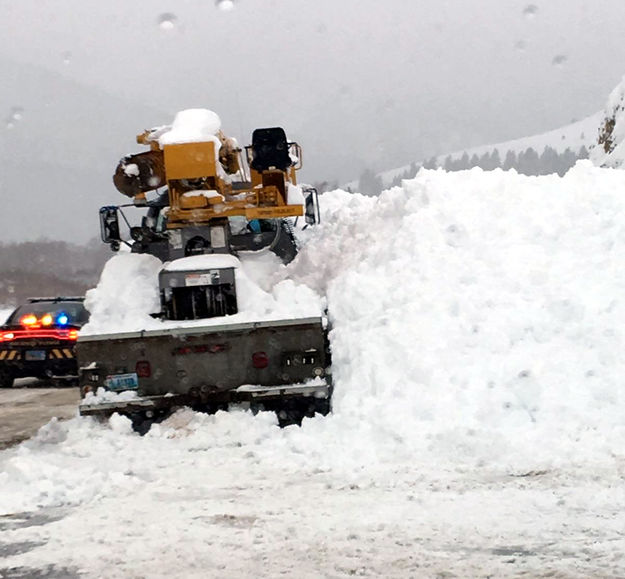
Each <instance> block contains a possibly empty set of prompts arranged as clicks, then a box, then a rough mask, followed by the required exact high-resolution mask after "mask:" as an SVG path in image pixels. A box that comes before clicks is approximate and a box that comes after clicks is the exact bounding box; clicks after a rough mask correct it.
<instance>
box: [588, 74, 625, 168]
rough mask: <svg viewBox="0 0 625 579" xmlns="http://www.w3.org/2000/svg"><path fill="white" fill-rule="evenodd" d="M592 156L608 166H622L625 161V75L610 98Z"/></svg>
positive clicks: (596, 161) (600, 163) (602, 116)
mask: <svg viewBox="0 0 625 579" xmlns="http://www.w3.org/2000/svg"><path fill="white" fill-rule="evenodd" d="M590 158H591V159H592V161H593V162H594V163H595V164H596V165H600V166H606V167H614V168H621V167H623V164H624V163H625V77H624V78H623V80H622V81H621V83H620V84H619V85H618V86H617V87H616V88H615V89H614V90H613V91H612V93H611V94H610V97H609V98H608V102H607V104H606V107H605V109H604V111H603V113H602V115H601V122H600V126H599V136H598V139H597V146H596V147H595V148H594V149H593V150H592V152H591V154H590Z"/></svg>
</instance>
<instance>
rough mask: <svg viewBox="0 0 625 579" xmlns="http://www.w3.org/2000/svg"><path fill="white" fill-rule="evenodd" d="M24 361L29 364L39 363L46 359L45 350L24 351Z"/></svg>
mask: <svg viewBox="0 0 625 579" xmlns="http://www.w3.org/2000/svg"><path fill="white" fill-rule="evenodd" d="M24 359H26V360H28V361H29V362H33V361H35V360H36V361H40V360H45V359H46V351H45V350H26V352H25V354H24Z"/></svg>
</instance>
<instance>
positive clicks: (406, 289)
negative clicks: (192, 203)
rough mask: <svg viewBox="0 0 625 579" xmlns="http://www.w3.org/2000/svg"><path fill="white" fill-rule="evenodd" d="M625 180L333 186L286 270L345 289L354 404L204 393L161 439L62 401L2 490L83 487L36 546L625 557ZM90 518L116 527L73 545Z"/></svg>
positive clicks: (346, 557)
mask: <svg viewBox="0 0 625 579" xmlns="http://www.w3.org/2000/svg"><path fill="white" fill-rule="evenodd" d="M623 191H625V173H623V172H619V171H614V170H610V169H600V168H596V167H594V166H593V165H592V164H591V163H590V162H581V163H578V165H577V166H576V167H575V168H574V169H572V170H571V171H569V173H568V174H567V175H566V176H565V177H564V178H559V177H557V176H548V177H526V176H521V175H517V174H516V173H515V172H507V173H505V172H502V171H499V170H497V171H494V172H489V173H485V172H483V171H482V170H480V169H473V170H471V171H464V172H457V173H449V174H447V173H445V172H443V171H436V172H432V171H421V172H420V173H419V174H418V176H417V177H416V178H415V179H413V180H410V181H407V182H404V185H403V187H401V188H394V189H392V190H390V191H386V192H384V193H383V194H382V195H381V196H380V197H379V198H368V197H363V196H361V195H358V194H348V193H346V192H343V191H335V192H332V193H327V194H324V195H323V196H322V198H321V207H322V224H321V225H320V226H317V227H315V228H311V229H308V230H306V231H304V232H302V240H301V241H302V244H303V249H302V251H301V252H300V254H299V256H298V257H297V258H296V260H295V261H294V262H293V263H291V264H290V265H289V266H288V267H287V268H286V270H285V271H283V272H282V273H281V274H280V275H284V276H285V277H284V278H283V281H289V282H290V283H293V284H295V283H297V284H301V283H305V284H307V285H309V286H310V287H311V288H312V289H313V290H315V291H316V292H318V293H319V294H325V295H326V296H327V303H328V308H329V315H330V318H331V323H332V331H331V345H332V351H333V369H334V377H335V396H334V413H333V415H331V416H328V417H325V418H321V417H317V418H314V419H307V420H305V421H304V423H303V425H302V427H301V428H298V427H289V428H287V429H284V430H280V429H278V428H277V426H276V420H275V417H273V416H272V415H259V416H256V417H254V416H251V415H250V414H249V413H247V412H232V413H229V414H227V413H218V414H217V415H215V416H205V415H201V414H196V413H194V412H192V411H190V410H185V411H180V412H179V413H178V414H175V415H173V416H172V417H170V418H169V419H168V420H167V421H165V422H163V423H161V424H158V425H155V426H153V427H152V430H151V431H150V432H149V433H148V434H147V435H146V436H145V437H143V438H140V437H139V436H137V435H136V434H134V433H132V431H131V429H130V425H129V421H128V420H127V419H125V418H122V417H119V416H114V417H113V418H111V420H110V421H109V422H108V423H106V424H103V425H100V424H97V423H96V422H94V421H92V420H91V419H86V418H85V419H78V418H77V419H75V420H73V421H70V422H68V423H64V424H58V423H50V424H49V425H47V426H46V427H45V428H43V429H42V430H41V431H40V434H39V435H38V436H37V437H36V438H35V439H33V440H32V441H29V442H27V443H24V444H22V445H21V446H20V447H18V448H16V449H14V450H10V451H5V452H4V453H0V488H2V493H0V512H3V513H14V512H18V511H20V510H29V509H34V508H36V507H37V506H58V505H81V508H80V510H78V511H76V513H74V514H72V515H71V516H69V517H68V518H67V519H65V520H63V521H59V522H57V523H55V526H54V533H53V534H48V535H46V541H47V544H46V546H45V547H40V548H38V549H36V550H34V551H33V552H32V553H30V554H28V553H27V554H24V555H19V556H17V557H14V558H13V559H12V564H14V565H16V564H20V565H27V564H33V562H36V563H37V564H42V562H43V563H46V562H48V563H50V562H54V561H58V560H59V553H62V554H63V557H62V560H63V562H64V564H70V563H73V564H75V565H77V566H80V567H81V568H83V569H87V570H88V571H89V572H90V573H91V574H92V575H93V576H97V575H98V574H99V573H104V574H105V575H106V570H107V569H110V568H111V566H115V568H116V569H118V571H119V574H120V576H123V575H124V574H126V575H132V574H136V573H137V569H140V570H141V574H145V575H151V576H165V575H166V574H167V573H168V572H169V573H171V572H176V571H175V570H178V572H180V569H183V568H184V570H185V571H184V574H185V575H186V576H198V577H199V576H201V573H202V572H205V568H204V569H201V566H200V567H198V569H195V570H193V569H192V568H191V567H189V565H190V564H189V561H197V560H198V557H199V558H200V559H202V561H204V563H206V564H209V563H210V564H211V565H212V564H213V563H215V564H217V563H219V564H221V565H223V566H222V567H219V568H220V569H222V570H224V569H225V570H227V571H228V572H229V573H230V574H233V575H237V576H251V575H250V574H251V573H252V570H253V569H257V568H258V565H262V566H263V567H262V568H263V569H264V570H265V572H266V573H267V574H268V576H272V575H277V574H279V573H287V574H289V573H291V574H298V573H299V574H300V575H301V576H306V577H313V576H319V575H325V576H347V575H350V574H351V575H353V574H367V573H364V572H363V573H360V571H358V570H359V569H361V566H368V568H369V570H370V574H373V575H384V576H436V573H434V572H432V573H430V571H431V570H432V569H434V568H427V569H425V570H424V569H421V570H419V569H417V567H418V565H417V567H414V565H413V563H415V560H420V559H419V558H420V557H425V558H426V559H427V560H428V561H430V562H431V561H432V560H434V561H441V560H442V561H443V562H442V563H441V565H442V567H436V569H439V568H442V569H444V570H447V571H449V570H455V571H456V572H457V576H482V575H483V573H484V570H485V569H490V570H491V571H492V573H490V574H492V575H493V576H505V574H506V570H507V572H508V573H510V569H511V567H510V566H508V567H505V566H504V567H497V565H498V564H499V563H497V560H498V559H497V557H498V555H497V553H496V552H495V550H494V549H495V547H498V546H501V545H504V546H506V548H502V549H501V553H503V554H505V553H511V554H514V558H517V559H518V560H519V561H530V560H531V561H533V563H531V564H530V563H528V564H530V567H529V569H530V571H529V572H527V575H528V576H532V575H534V576H536V574H537V572H538V571H540V573H542V572H543V571H545V572H546V570H548V569H549V567H548V564H547V563H546V562H551V561H560V562H562V563H561V564H562V565H564V567H562V568H563V569H564V568H565V569H568V570H569V571H570V570H571V568H572V567H571V565H577V564H578V563H576V561H577V559H571V557H572V555H571V554H570V553H577V552H578V551H579V545H582V544H584V541H586V542H587V541H592V544H593V545H594V546H593V548H592V550H590V551H584V553H585V554H584V556H583V561H582V560H580V561H579V565H581V566H575V573H582V574H586V573H585V572H584V570H585V571H586V572H587V573H588V574H589V575H593V574H595V575H596V574H597V573H598V575H599V576H609V575H612V576H616V575H618V574H619V573H617V572H616V567H618V565H619V563H617V562H616V559H615V558H614V557H613V556H611V555H610V553H612V554H613V553H614V552H615V551H614V549H617V547H616V546H615V545H621V544H622V534H619V533H621V532H622V523H623V521H622V517H621V520H620V522H619V520H618V516H617V515H618V513H619V512H622V510H623V508H624V507H625V500H624V499H623V497H622V492H621V494H618V492H616V491H611V490H610V489H616V488H618V487H617V486H615V485H618V481H621V482H622V479H621V478H620V477H622V470H620V469H622V464H623V462H622V461H623V451H622V449H621V446H622V445H621V441H622V440H623V437H624V436H625V423H624V422H623V416H624V415H625V394H624V391H623V376H624V375H625V357H624V356H623V351H625V330H624V328H625V297H624V296H625V271H624V268H623V267H622V264H623V263H625V196H624V195H623ZM120 257H123V256H120ZM116 259H117V258H116ZM148 265H149V264H148ZM266 267H267V270H266V271H274V270H272V269H271V267H269V266H266ZM274 273H275V272H274ZM272 275H274V274H272ZM276 275H277V274H276ZM619 465H620V466H619ZM545 473H547V474H545ZM572 473H581V474H578V475H575V474H572ZM595 473H600V474H597V476H595ZM543 475H544V476H545V477H546V478H545V479H540V477H541V476H543ZM575 476H577V477H578V478H575V481H576V482H575V485H579V490H578V486H573V483H570V482H568V481H572V480H573V478H571V477H575ZM511 477H520V478H511ZM523 477H529V478H523ZM532 477H534V478H532ZM537 477H538V478H537ZM540 480H544V481H545V482H544V484H543V483H541V482H540ZM515 481H518V484H517V482H515ZM579 481H581V482H579ZM601 481H607V482H606V483H605V485H603V484H602V482H601ZM541 484H542V485H543V486H540V485H541ZM555 487H558V489H559V490H558V491H557V492H556V491H554V490H553V489H554V488H555ZM562 487H564V488H562ZM445 489H447V490H445ZM450 489H451V490H450ZM493 489H499V490H497V492H495V491H494V490H493ZM541 490H542V494H540V492H539V491H541ZM615 501H616V502H615ZM593 512H594V513H598V514H597V517H599V519H600V520H599V519H596V517H595V518H592V517H591V515H590V514H589V513H593ZM117 513H120V515H119V516H117ZM122 514H123V516H122ZM582 515H583V516H582ZM120 517H122V518H120ZM224 517H225V518H224ZM580 517H581V518H580ZM615 517H616V518H615ZM135 518H136V519H137V520H138V522H137V521H136V520H135ZM578 519H579V521H578ZM595 519H596V520H595ZM224 521H225V523H224ZM576 521H578V522H576ZM609 521H613V524H612V523H608V522H609ZM222 523H223V524H226V523H227V524H229V525H231V526H233V527H232V528H231V529H230V530H226V529H224V526H223V524H222ZM246 525H247V526H246ZM145 528H150V529H152V530H153V532H154V533H159V535H158V536H163V537H165V538H166V540H165V541H157V542H154V541H153V540H150V541H148V539H146V538H145V534H144V531H143V530H144V529H145ZM42 532H44V531H42ZM16 533H17V532H16ZM85 536H89V537H96V536H97V537H99V539H98V541H97V542H92V541H90V543H89V546H88V547H87V550H82V551H81V552H79V553H75V552H74V551H72V545H77V544H82V542H83V540H84V537H85ZM151 536H153V535H151ZM38 537H39V535H37V531H34V530H33V531H31V532H26V531H24V533H22V534H15V539H14V540H20V541H30V542H31V543H32V542H35V543H36V542H37V540H38ZM359 537H360V539H359ZM619 537H620V539H619ZM170 539H171V540H170ZM183 539H184V540H183ZM604 539H605V540H604ZM600 540H604V542H602V543H599V541H600ZM615 540H619V541H621V543H614V542H613V541H615ZM350 541H351V542H350ZM354 541H356V542H354ZM367 541H369V542H367ZM437 541H438V542H437ZM211 544H212V547H210V548H208V551H207V550H206V549H207V545H209V546H210V545H211ZM328 545H331V548H330V547H328ZM463 545H464V547H463ZM511 545H512V546H515V547H510V546H511ZM524 545H525V546H526V547H523V546H524ZM528 545H529V546H528ZM374 546H375V548H374ZM356 547H358V548H356ZM163 549H164V550H165V551H163ZM511 549H512V551H511ZM554 549H555V550H556V551H557V553H556V554H554ZM285 553H286V555H285ZM397 553H401V555H402V556H404V557H405V559H401V557H400V556H399V555H395V554H397ZM428 553H429V555H428ZM518 553H520V554H518ZM566 553H568V555H567V554H566ZM409 554H410V557H411V558H412V557H413V556H414V557H415V558H416V559H414V560H412V562H410V561H409V560H408V555H409ZM259 557H260V558H259ZM350 557H352V558H353V560H351V559H350ZM428 557H429V559H428ZM532 557H533V558H532ZM261 559H262V560H261ZM339 559H340V561H338V560H339ZM507 559H510V556H508V557H507ZM328 560H329V561H333V562H335V563H336V564H337V565H339V566H338V567H332V566H330V567H326V566H324V565H325V563H324V562H325V561H328ZM513 560H514V559H513ZM619 560H620V559H619ZM337 561H338V562H337ZM402 561H403V562H402ZM584 561H585V562H584ZM471 562H474V567H470V565H471V564H472V563H471ZM506 563H509V561H508V560H506ZM359 565H360V566H359ZM403 565H405V566H403ZM410 565H413V566H412V567H411V566H410ZM493 565H494V567H493ZM531 565H534V566H533V567H532V566H531ZM566 565H569V567H566ZM592 565H596V566H595V567H592ZM599 565H606V567H599ZM589 566H590V567H589ZM363 568H364V567H363ZM408 569H410V572H408V571H407V570H408ZM527 569H528V568H524V570H525V571H527ZM589 569H590V571H589ZM598 569H599V571H597V570H598ZM402 570H403V571H402ZM348 571H349V572H348ZM352 571H353V572H352ZM421 571H424V574H421ZM620 571H623V569H622V568H621V569H620ZM224 574H228V573H225V572H224ZM508 576H509V575H508Z"/></svg>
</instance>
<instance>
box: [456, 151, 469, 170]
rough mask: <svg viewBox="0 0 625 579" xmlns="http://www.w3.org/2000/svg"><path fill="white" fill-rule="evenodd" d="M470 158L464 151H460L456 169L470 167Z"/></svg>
mask: <svg viewBox="0 0 625 579" xmlns="http://www.w3.org/2000/svg"><path fill="white" fill-rule="evenodd" d="M470 168H471V165H470V160H469V154H468V153H467V152H466V151H465V152H464V153H462V157H460V159H459V160H458V171H465V170H466V169H470Z"/></svg>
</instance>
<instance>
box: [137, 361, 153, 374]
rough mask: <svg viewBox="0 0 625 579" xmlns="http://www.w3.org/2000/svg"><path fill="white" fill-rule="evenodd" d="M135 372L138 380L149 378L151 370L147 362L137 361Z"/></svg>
mask: <svg viewBox="0 0 625 579" xmlns="http://www.w3.org/2000/svg"><path fill="white" fill-rule="evenodd" d="M135 372H136V373H137V376H138V377H139V378H149V377H150V376H151V375H152V368H150V363H149V362H148V361H147V360H139V361H138V362H137V364H136V366H135Z"/></svg>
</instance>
